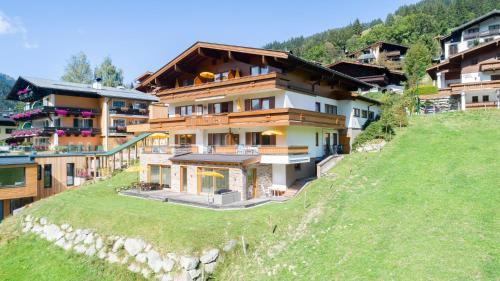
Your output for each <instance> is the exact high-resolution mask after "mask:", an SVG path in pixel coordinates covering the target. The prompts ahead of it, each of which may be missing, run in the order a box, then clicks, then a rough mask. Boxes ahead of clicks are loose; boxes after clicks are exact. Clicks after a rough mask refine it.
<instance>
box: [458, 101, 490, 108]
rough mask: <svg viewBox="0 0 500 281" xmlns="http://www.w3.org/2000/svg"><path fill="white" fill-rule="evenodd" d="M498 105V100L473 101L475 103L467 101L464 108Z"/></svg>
mask: <svg viewBox="0 0 500 281" xmlns="http://www.w3.org/2000/svg"><path fill="white" fill-rule="evenodd" d="M496 107H498V102H496V101H490V102H475V103H467V104H465V108H466V109H473V108H496Z"/></svg>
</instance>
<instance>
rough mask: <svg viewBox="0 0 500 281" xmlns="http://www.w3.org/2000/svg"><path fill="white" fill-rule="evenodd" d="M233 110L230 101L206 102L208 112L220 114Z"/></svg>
mask: <svg viewBox="0 0 500 281" xmlns="http://www.w3.org/2000/svg"><path fill="white" fill-rule="evenodd" d="M232 111H233V103H232V102H220V103H210V104H208V114H220V113H228V112H232Z"/></svg>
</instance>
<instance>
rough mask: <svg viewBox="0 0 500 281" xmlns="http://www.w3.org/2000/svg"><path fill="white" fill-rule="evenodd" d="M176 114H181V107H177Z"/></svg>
mask: <svg viewBox="0 0 500 281" xmlns="http://www.w3.org/2000/svg"><path fill="white" fill-rule="evenodd" d="M175 116H181V108H180V107H179V106H176V107H175Z"/></svg>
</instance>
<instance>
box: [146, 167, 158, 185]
mask: <svg viewBox="0 0 500 281" xmlns="http://www.w3.org/2000/svg"><path fill="white" fill-rule="evenodd" d="M149 182H150V183H160V166H159V165H151V166H149Z"/></svg>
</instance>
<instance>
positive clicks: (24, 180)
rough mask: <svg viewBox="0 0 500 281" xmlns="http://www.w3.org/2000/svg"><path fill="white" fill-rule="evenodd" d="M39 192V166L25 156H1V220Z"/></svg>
mask: <svg viewBox="0 0 500 281" xmlns="http://www.w3.org/2000/svg"><path fill="white" fill-rule="evenodd" d="M37 194H38V189H37V166H36V164H35V162H34V161H33V159H31V158H30V157H25V156H9V157H0V222H1V221H2V219H3V218H5V217H7V216H8V215H10V214H11V213H12V212H13V211H14V210H15V209H18V208H20V207H22V206H24V205H25V204H28V203H31V202H33V198H34V197H36V196H37Z"/></svg>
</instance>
